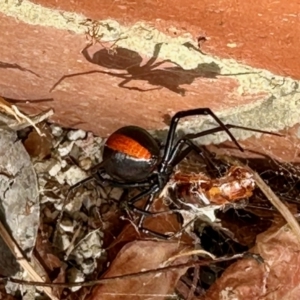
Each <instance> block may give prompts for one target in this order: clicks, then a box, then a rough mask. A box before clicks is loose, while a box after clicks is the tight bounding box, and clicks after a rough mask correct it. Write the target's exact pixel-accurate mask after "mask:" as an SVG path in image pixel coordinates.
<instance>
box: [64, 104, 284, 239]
mask: <svg viewBox="0 0 300 300" xmlns="http://www.w3.org/2000/svg"><path fill="white" fill-rule="evenodd" d="M195 115H210V116H211V117H212V118H213V119H214V120H215V121H216V122H217V123H218V124H219V126H218V127H215V128H212V129H208V130H205V131H202V132H199V133H195V134H187V135H185V136H183V137H181V138H179V139H177V140H176V138H175V132H176V127H177V124H178V122H179V120H180V119H182V118H184V117H188V116H195ZM230 128H239V129H243V130H250V131H255V132H260V133H267V134H273V135H277V136H281V135H280V134H277V133H272V132H268V131H263V130H258V129H252V128H247V127H242V126H236V125H231V124H223V123H222V121H221V120H220V119H219V118H218V117H217V116H216V115H215V114H214V113H213V112H212V111H211V109H209V108H197V109H192V110H187V111H179V112H177V113H176V114H175V115H174V116H173V117H172V119H171V125H170V129H169V131H168V135H167V139H166V143H165V146H164V148H163V154H162V155H160V153H161V151H160V145H159V144H158V142H157V141H156V140H155V139H154V138H153V136H151V135H150V134H149V133H148V132H147V131H146V130H145V129H143V128H141V127H137V126H125V127H122V128H120V129H118V130H117V131H115V132H114V133H112V134H111V135H110V136H109V138H108V139H107V141H106V143H105V146H104V151H103V161H102V163H100V164H99V165H98V166H97V168H96V171H95V172H94V173H93V174H92V175H91V176H90V177H88V178H86V179H84V180H82V181H80V182H78V183H77V184H75V185H74V186H72V187H71V188H70V190H73V189H74V188H76V187H78V186H79V185H82V184H84V183H86V182H88V181H90V180H96V182H97V183H98V184H99V185H100V186H106V185H110V186H112V187H120V188H124V189H128V188H140V189H142V191H141V192H140V193H138V194H137V195H136V196H134V197H133V198H132V199H130V200H128V204H129V207H131V208H132V209H133V210H134V211H136V212H139V213H141V214H142V216H141V218H140V220H139V223H138V228H139V229H140V230H141V231H143V232H145V233H150V234H152V235H155V236H157V237H160V238H165V236H164V235H162V234H159V233H156V232H153V231H151V230H149V229H146V228H144V227H143V221H144V218H145V216H147V215H150V214H151V212H150V211H149V210H150V208H151V205H152V203H153V201H154V199H155V198H156V196H157V195H158V194H159V193H160V192H161V191H162V189H163V188H164V187H165V185H166V184H167V182H168V181H169V179H170V176H171V175H172V173H173V169H174V167H175V166H176V165H177V164H179V163H180V161H182V159H184V158H185V157H186V156H187V155H188V154H189V153H190V152H191V151H192V150H194V151H196V152H197V153H198V154H200V155H201V156H202V158H203V159H204V161H205V163H206V164H210V161H209V160H208V159H207V158H206V156H205V155H203V149H202V148H200V147H198V146H197V145H196V144H194V143H193V142H192V141H191V140H192V139H195V138H199V137H201V136H205V135H208V134H213V133H216V132H219V131H225V132H226V133H227V134H228V135H229V137H230V138H231V140H232V141H233V142H234V143H235V144H236V146H237V147H238V148H239V149H240V150H241V151H244V150H243V148H242V147H241V146H240V145H239V143H238V142H237V140H236V139H235V137H234V136H233V135H232V133H231V132H230V131H229V129H230ZM107 175H109V177H110V179H107V178H105V177H107ZM147 196H149V197H148V200H147V202H146V205H145V207H144V209H139V208H137V207H135V205H134V204H135V203H136V202H137V201H139V200H141V199H143V198H145V197H147Z"/></svg>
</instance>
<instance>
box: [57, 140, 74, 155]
mask: <svg viewBox="0 0 300 300" xmlns="http://www.w3.org/2000/svg"><path fill="white" fill-rule="evenodd" d="M73 144H74V142H71V143H70V142H64V143H63V144H61V145H59V147H58V149H57V150H58V153H59V155H60V156H66V155H68V154H69V153H70V152H71V150H72V148H73Z"/></svg>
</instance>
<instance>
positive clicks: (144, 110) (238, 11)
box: [0, 0, 300, 160]
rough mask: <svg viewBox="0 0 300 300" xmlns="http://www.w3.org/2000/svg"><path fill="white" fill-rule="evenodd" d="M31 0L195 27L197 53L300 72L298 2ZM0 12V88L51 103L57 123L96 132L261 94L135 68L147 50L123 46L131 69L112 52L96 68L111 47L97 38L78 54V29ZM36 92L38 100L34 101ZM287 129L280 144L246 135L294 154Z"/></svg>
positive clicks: (188, 29)
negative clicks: (29, 21) (111, 66)
mask: <svg viewBox="0 0 300 300" xmlns="http://www.w3.org/2000/svg"><path fill="white" fill-rule="evenodd" d="M34 2H35V3H39V4H41V5H43V6H45V7H50V8H53V9H62V10H66V11H71V12H76V13H79V14H83V15H84V16H85V17H88V18H92V19H100V20H101V19H108V18H111V19H115V20H117V21H119V22H120V24H124V25H128V24H135V23H136V22H139V21H147V22H149V23H150V24H152V25H153V26H155V27H156V28H157V29H159V30H160V31H162V32H164V33H167V34H168V35H170V36H178V35H183V34H185V33H190V34H192V35H193V37H194V40H196V39H197V37H199V36H205V37H206V38H207V41H206V42H205V43H204V44H202V46H201V50H202V51H203V52H204V53H206V54H207V55H217V56H220V57H223V58H232V59H236V60H238V61H241V62H243V63H247V64H249V65H250V66H254V67H260V68H264V69H267V70H270V71H272V72H274V73H275V74H279V75H282V76H291V77H294V78H295V79H299V77H300V63H299V62H298V59H297V56H298V49H300V29H299V26H297V24H299V21H300V20H299V18H300V15H299V11H300V2H299V1H295V0H293V1H289V2H285V1H276V2H274V1H269V0H268V1H264V2H263V3H262V2H260V1H258V0H256V1H251V2H246V1H234V2H232V1H229V0H226V1H225V0H224V1H208V0H205V1H192V0H185V1H176V4H174V5H170V2H169V1H167V0H162V1H159V2H157V1H141V0H139V1H135V2H132V1H100V0H93V1H55V0H39V1H37V0H35V1H34ZM0 18H1V22H0V32H1V35H0V43H1V49H0V96H3V97H6V98H12V99H16V100H26V99H29V100H39V101H36V102H35V103H32V104H24V103H23V104H19V105H20V107H21V108H23V109H25V110H26V111H28V112H39V111H40V110H43V109H47V108H49V107H52V108H54V109H55V115H54V117H53V118H52V120H53V121H55V122H59V123H60V124H63V125H64V126H72V127H80V128H83V129H85V130H92V131H93V132H95V133H96V134H99V135H101V136H106V135H108V134H109V133H111V132H112V131H114V130H115V129H117V128H118V127H120V126H123V125H128V124H134V125H140V126H143V127H145V128H147V129H157V128H163V127H165V122H164V121H165V119H166V115H170V114H171V115H172V114H173V113H174V112H176V111H178V110H183V109H190V108H195V107H210V108H211V109H213V110H214V111H216V112H217V113H219V112H222V111H223V110H227V109H229V108H236V107H239V106H242V105H244V104H249V103H254V102H255V101H258V100H260V99H264V98H265V97H267V95H265V94H264V92H263V91H262V92H261V93H257V92H253V93H249V92H247V93H241V92H240V91H239V92H238V88H239V82H238V81H237V80H236V79H235V78H234V77H226V76H214V74H210V73H203V74H201V75H199V73H197V74H196V73H195V72H194V73H193V70H192V71H189V72H186V71H185V70H183V69H180V70H178V69H177V72H176V76H175V77H174V76H173V77H172V76H170V72H169V73H167V72H165V71H164V70H166V68H174V64H170V63H166V64H164V65H161V66H160V70H162V71H157V72H146V73H147V75H146V76H145V75H143V76H141V75H140V74H141V73H143V74H144V73H145V72H144V70H142V69H141V66H142V65H143V64H145V63H146V62H147V61H148V60H149V59H150V58H149V57H147V56H145V55H144V54H143V53H131V54H132V55H133V56H134V57H135V58H134V59H136V61H135V60H133V62H134V63H135V69H130V68H129V67H130V66H129V65H128V63H127V64H126V61H125V62H121V61H117V62H116V61H114V63H115V66H116V65H117V67H116V68H115V69H114V70H111V69H109V68H106V67H107V66H108V65H109V64H107V63H106V61H108V63H111V60H112V59H113V58H114V59H115V60H116V55H115V56H113V55H111V56H108V55H107V54H104V53H106V52H105V51H103V50H101V49H102V48H101V46H100V45H99V44H97V45H94V46H92V47H91V48H90V49H89V51H88V52H89V54H90V56H91V57H93V56H94V58H95V60H94V61H93V62H88V61H87V60H86V58H85V57H84V56H83V55H82V54H81V50H82V49H83V48H84V47H85V45H86V37H85V36H84V35H83V34H82V35H80V34H75V33H74V32H71V31H68V30H58V29H56V28H53V27H46V26H38V25H29V24H26V23H24V22H21V21H18V20H17V19H16V18H12V17H8V16H5V15H4V14H0ZM101 51H102V52H101ZM117 51H121V50H118V49H117ZM158 61H159V59H158ZM129 63H130V61H129ZM91 71H92V72H91ZM94 71H96V72H94ZM142 71H143V72H142ZM104 72H106V73H107V74H104ZM130 72H131V73H130ZM74 73H85V74H82V75H80V76H75V77H70V78H66V79H65V80H63V81H62V82H61V83H60V84H59V85H57V86H56V88H55V89H54V90H53V91H52V92H51V91H50V89H51V88H52V87H53V85H55V84H56V83H57V82H58V81H59V79H60V78H61V77H62V76H64V75H69V74H74ZM122 74H125V75H126V76H125V77H124V76H123V77H122ZM195 74H196V75H195ZM127 77H130V78H131V80H130V81H129V82H128V83H126V85H127V86H129V87H133V88H135V89H136V88H140V89H143V90H144V91H143V92H141V91H137V90H134V89H125V88H124V87H123V86H122V82H123V81H124V78H127ZM49 98H52V100H51V101H49ZM43 99H46V100H47V101H40V100H43ZM295 128H296V129H291V130H286V131H285V132H288V136H287V138H286V140H285V143H282V142H278V139H277V138H271V139H270V138H263V139H261V142H260V143H259V144H257V141H254V140H253V141H254V142H253V143H254V144H255V145H259V146H258V148H261V149H262V148H264V149H269V150H268V151H270V152H274V154H276V156H277V157H280V158H282V159H285V160H292V159H293V160H294V159H296V158H297V159H298V143H297V142H298V136H297V135H296V133H298V127H295ZM251 141H252V139H250V142H249V143H250V144H251V143H252V142H251ZM253 143H252V144H253ZM250 144H248V145H249V146H250ZM254 144H253V145H254ZM279 146H280V147H279Z"/></svg>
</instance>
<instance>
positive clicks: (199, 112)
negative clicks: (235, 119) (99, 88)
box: [163, 108, 281, 168]
mask: <svg viewBox="0 0 300 300" xmlns="http://www.w3.org/2000/svg"><path fill="white" fill-rule="evenodd" d="M195 115H210V116H211V117H212V118H213V119H214V120H215V121H216V122H217V123H218V124H219V127H216V128H213V129H209V130H206V131H203V132H200V133H196V134H188V135H186V136H185V139H194V138H197V137H200V136H204V135H207V134H211V133H215V132H219V131H222V130H223V131H225V132H226V133H227V134H228V136H229V137H230V138H231V140H232V141H233V142H234V143H235V144H236V146H237V147H238V148H239V149H240V150H241V151H244V149H243V148H242V147H241V146H240V144H239V143H238V141H237V140H236V138H235V137H234V136H233V135H232V133H231V132H230V131H229V128H239V129H243V130H251V131H255V132H261V133H268V134H273V135H279V136H281V135H280V134H276V133H273V132H268V131H264V130H259V129H253V128H249V127H243V126H237V125H232V124H227V125H225V124H224V123H223V122H222V121H221V120H220V119H219V118H218V117H217V116H216V115H215V114H214V113H213V112H212V111H211V109H209V108H198V109H192V110H187V111H180V112H177V113H176V114H175V115H174V116H173V117H172V119H171V125H170V130H169V133H168V136H167V142H166V146H165V152H164V155H163V164H165V165H166V164H167V163H168V161H169V159H170V156H171V155H172V145H173V142H174V138H175V132H176V127H177V124H178V122H179V120H180V119H181V118H184V117H188V116H195ZM165 168H166V167H165Z"/></svg>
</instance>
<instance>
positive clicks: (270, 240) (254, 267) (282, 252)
mask: <svg viewBox="0 0 300 300" xmlns="http://www.w3.org/2000/svg"><path fill="white" fill-rule="evenodd" d="M299 250H300V245H299V243H298V242H297V239H296V237H295V235H294V234H293V232H292V231H291V229H290V228H289V227H288V226H287V225H282V222H281V224H275V225H273V226H272V227H271V228H270V229H268V230H267V231H265V232H263V233H261V234H260V235H258V236H257V240H256V245H255V247H254V248H253V249H251V250H250V252H252V253H259V254H260V255H261V256H262V258H263V259H264V263H258V262H257V261H256V260H255V259H253V258H247V259H243V260H240V261H238V262H236V263H234V264H233V265H231V266H230V267H229V268H228V269H227V270H226V271H225V272H224V273H223V275H222V276H221V278H219V279H218V280H217V281H216V282H215V283H214V284H213V285H212V286H211V287H210V289H209V290H208V292H207V294H206V297H205V298H203V299H205V300H214V299H236V300H239V299H240V300H256V299H257V300H258V299H259V300H262V299H263V300H269V299H270V300H271V299H272V300H277V299H278V300H296V299H297V300H298V299H300V285H299V282H300V251H299ZM226 297H227V298H226Z"/></svg>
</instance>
